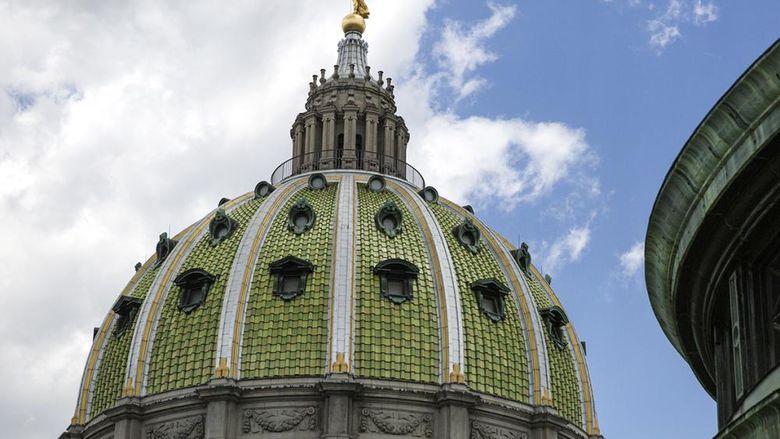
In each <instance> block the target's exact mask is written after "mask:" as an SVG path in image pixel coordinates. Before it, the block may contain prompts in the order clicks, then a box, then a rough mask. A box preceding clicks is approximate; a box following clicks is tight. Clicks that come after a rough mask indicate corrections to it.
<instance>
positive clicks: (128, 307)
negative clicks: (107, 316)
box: [111, 296, 141, 337]
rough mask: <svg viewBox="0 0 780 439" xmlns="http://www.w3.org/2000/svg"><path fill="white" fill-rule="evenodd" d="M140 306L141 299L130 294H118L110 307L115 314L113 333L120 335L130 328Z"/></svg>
mask: <svg viewBox="0 0 780 439" xmlns="http://www.w3.org/2000/svg"><path fill="white" fill-rule="evenodd" d="M140 307H141V299H136V298H135V297H130V296H119V299H117V300H116V302H115V303H114V306H113V307H112V308H111V309H112V310H113V311H114V313H116V315H117V320H116V325H115V326H114V335H115V336H116V337H120V336H121V335H122V334H124V333H125V331H127V330H128V329H129V328H130V325H131V324H132V323H133V319H134V318H135V315H136V314H137V313H138V309H139V308H140Z"/></svg>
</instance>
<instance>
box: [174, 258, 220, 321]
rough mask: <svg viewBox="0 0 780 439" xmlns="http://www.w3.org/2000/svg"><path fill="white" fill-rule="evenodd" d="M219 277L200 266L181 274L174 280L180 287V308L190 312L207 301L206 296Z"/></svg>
mask: <svg viewBox="0 0 780 439" xmlns="http://www.w3.org/2000/svg"><path fill="white" fill-rule="evenodd" d="M216 280H217V278H216V277H214V275H212V274H211V273H208V272H206V271H204V270H201V269H200V268H193V269H191V270H187V271H185V272H184V273H182V274H180V275H179V276H177V277H176V279H175V280H174V281H173V283H174V285H176V286H177V287H179V289H180V290H181V291H180V292H179V310H181V311H183V312H185V313H187V314H189V313H191V312H193V311H195V310H196V309H197V308H198V307H199V306H201V305H202V304H203V303H204V302H205V301H206V296H207V295H208V293H209V290H210V289H211V286H212V285H214V282H216Z"/></svg>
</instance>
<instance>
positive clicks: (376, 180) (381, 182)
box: [368, 175, 387, 192]
mask: <svg viewBox="0 0 780 439" xmlns="http://www.w3.org/2000/svg"><path fill="white" fill-rule="evenodd" d="M385 187H387V182H385V179H384V178H383V177H382V176H381V175H372V176H371V178H369V179H368V190H370V191H371V192H382V191H383V190H385Z"/></svg>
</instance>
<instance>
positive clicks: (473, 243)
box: [452, 218, 481, 254]
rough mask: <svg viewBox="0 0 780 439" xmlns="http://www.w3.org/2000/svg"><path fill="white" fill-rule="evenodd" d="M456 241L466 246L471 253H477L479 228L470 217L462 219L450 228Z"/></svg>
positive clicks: (479, 235)
mask: <svg viewBox="0 0 780 439" xmlns="http://www.w3.org/2000/svg"><path fill="white" fill-rule="evenodd" d="M452 233H453V234H454V235H455V238H456V239H457V240H458V242H459V243H460V244H461V245H462V246H464V247H466V248H467V249H468V251H470V252H471V253H474V254H477V253H478V252H479V249H480V245H479V243H480V238H481V233H480V231H479V229H478V228H477V227H476V226H475V225H474V223H473V222H471V219H468V218H467V219H466V220H464V221H463V222H462V223H461V224H460V225H459V226H457V227H455V228H454V229H453V230H452Z"/></svg>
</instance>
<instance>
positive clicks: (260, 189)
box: [255, 181, 276, 199]
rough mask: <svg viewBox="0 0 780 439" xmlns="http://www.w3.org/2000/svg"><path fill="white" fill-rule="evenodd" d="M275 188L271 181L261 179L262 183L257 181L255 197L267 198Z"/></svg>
mask: <svg viewBox="0 0 780 439" xmlns="http://www.w3.org/2000/svg"><path fill="white" fill-rule="evenodd" d="M274 190H276V188H275V187H273V185H271V183H269V182H267V181H261V182H260V183H257V186H255V199H257V198H265V197H267V196H268V195H270V194H271V192H273V191H274Z"/></svg>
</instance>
